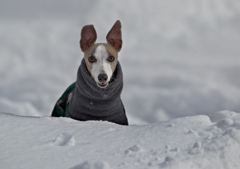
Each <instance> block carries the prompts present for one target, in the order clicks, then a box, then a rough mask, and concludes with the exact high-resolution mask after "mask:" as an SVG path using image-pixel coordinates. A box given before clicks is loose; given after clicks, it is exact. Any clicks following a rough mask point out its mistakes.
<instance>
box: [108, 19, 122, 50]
mask: <svg viewBox="0 0 240 169" xmlns="http://www.w3.org/2000/svg"><path fill="white" fill-rule="evenodd" d="M121 28H122V25H121V22H120V21H119V20H117V21H116V22H115V24H114V25H113V27H112V29H111V30H110V31H109V32H108V34H107V37H106V38H107V42H108V44H110V45H111V46H112V47H113V48H114V49H115V50H116V51H117V52H119V51H120V50H121V48H122V32H121Z"/></svg>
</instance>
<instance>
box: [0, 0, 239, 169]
mask: <svg viewBox="0 0 240 169" xmlns="http://www.w3.org/2000/svg"><path fill="white" fill-rule="evenodd" d="M239 18H240V3H239V2H238V1H237V0H228V1H225V0H208V1H192V0H181V1H178V0H172V1H167V0H161V1H157V0H151V1H149V0H142V1H141V2H139V1H137V0H131V1H128V0H122V1H118V2H116V1H110V0H101V1H98V0H88V1H72V0H70V1H61V0H51V1H49V0H41V1H38V0H31V1H28V0H22V1H21V3H20V2H19V1H18V0H12V1H8V0H1V2H0V23H1V26H0V45H1V49H0V56H1V57H0V79H1V81H0V89H1V90H0V112H5V113H0V116H1V117H0V124H1V127H0V138H1V139H0V168H1V169H2V168H7V169H9V168H24V169H27V168H69V169H70V168H72V169H78V168H80V169H85V168H94V169H101V168H102V169H107V168H140V169H141V168H180V169H181V168H184V169H185V168H186V169H187V168H201V169H202V168H219V169H221V168H222V169H226V168H230V169H238V168H239V166H240V164H239V161H240V153H239V151H238V149H239V142H240V134H239V129H240V121H239V113H236V112H240V107H239V102H240V80H239V78H238V77H239V74H240V57H239V53H240V48H239V44H240V36H239V34H240V22H239ZM118 19H119V20H121V22H122V33H123V48H122V50H121V52H120V54H119V60H120V62H121V65H122V68H123V73H124V88H123V93H122V100H123V103H124V106H125V108H126V111H127V116H128V119H129V122H130V124H131V125H130V126H119V125H116V124H112V123H108V122H92V121H90V122H79V121H74V120H72V119H68V118H51V117H49V115H50V114H51V111H52V109H53V106H54V104H55V103H56V101H57V99H58V98H59V97H60V95H61V94H62V93H63V91H64V90H65V89H66V88H67V87H68V86H69V85H70V84H72V83H73V82H74V81H75V79H76V73H77V69H78V67H79V64H80V61H81V59H82V57H83V54H82V52H81V51H80V48H79V44H78V42H79V34H80V30H81V28H82V27H83V26H84V25H86V24H94V27H95V28H96V30H97V33H98V39H97V42H105V36H106V34H107V32H108V31H109V29H110V28H111V27H112V25H113V23H114V22H115V21H116V20H118ZM222 110H226V111H222ZM213 112H216V113H213ZM6 113H10V114H6ZM13 114H15V115H13ZM33 116H34V117H33Z"/></svg>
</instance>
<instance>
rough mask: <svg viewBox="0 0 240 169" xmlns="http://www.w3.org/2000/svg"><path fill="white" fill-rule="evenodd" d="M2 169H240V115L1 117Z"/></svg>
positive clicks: (223, 113) (0, 150)
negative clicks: (139, 119)
mask: <svg viewBox="0 0 240 169" xmlns="http://www.w3.org/2000/svg"><path fill="white" fill-rule="evenodd" d="M0 124H1V128H0V137H1V138H2V139H0V145H1V146H0V168H3V169H5V168H7V169H12V168H18V169H21V168H22V169H28V168H29V169H30V168H31V169H32V168H41V169H42V168H59V169H61V168H63V169H66V168H68V169H110V168H116V169H123V168H124V169H132V168H138V169H143V168H154V169H155V168H178V169H188V168H192V169H202V168H218V169H225V168H228V169H237V168H238V167H239V166H240V151H238V150H239V148H240V147H239V145H240V144H239V143H240V114H239V113H236V112H231V111H227V110H226V111H221V112H217V113H213V114H211V115H210V116H206V115H197V116H189V117H183V118H179V119H174V120H170V121H166V122H161V123H154V124H148V125H131V126H121V125H117V124H113V123H109V122H100V121H88V122H80V121H76V120H72V119H69V118H54V117H23V116H17V115H10V114H6V113H0Z"/></svg>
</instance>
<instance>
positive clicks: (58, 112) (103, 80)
mask: <svg viewBox="0 0 240 169" xmlns="http://www.w3.org/2000/svg"><path fill="white" fill-rule="evenodd" d="M121 27H122V26H121V22H120V21H119V20H117V21H116V22H115V24H114V25H113V27H112V28H111V29H110V31H109V32H108V34H107V36H106V40H107V43H95V42H96V39H97V33H96V30H95V28H94V26H93V25H86V26H84V27H83V28H82V30H81V39H80V42H79V44H80V48H81V50H82V52H83V53H84V58H83V59H82V61H81V64H80V66H79V69H78V72H77V80H76V82H74V83H73V84H72V85H70V86H69V87H68V88H67V90H66V91H65V92H64V93H63V95H62V96H61V97H60V99H59V100H58V101H57V103H56V104H55V106H54V109H53V111H52V116H54V117H60V116H63V117H70V118H73V119H76V120H80V121H87V120H102V121H109V122H113V123H117V124H121V125H128V120H127V116H126V113H125V108H124V106H123V103H122V100H121V98H120V97H121V92H122V88H123V77H122V69H121V66H120V63H119V61H118V53H119V52H120V50H121V48H122V43H123V42H122V32H121Z"/></svg>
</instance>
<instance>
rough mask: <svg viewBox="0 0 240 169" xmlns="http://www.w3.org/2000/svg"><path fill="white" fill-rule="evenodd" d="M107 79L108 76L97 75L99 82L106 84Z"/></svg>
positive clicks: (103, 74)
mask: <svg viewBox="0 0 240 169" xmlns="http://www.w3.org/2000/svg"><path fill="white" fill-rule="evenodd" d="M107 79H108V76H107V74H105V73H101V74H99V75H98V80H99V82H106V81H107Z"/></svg>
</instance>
